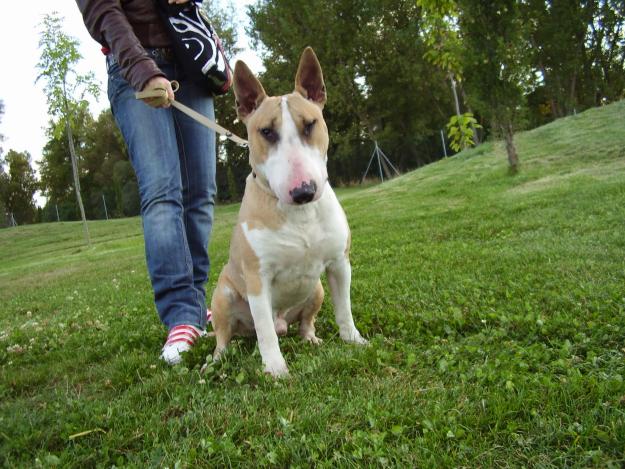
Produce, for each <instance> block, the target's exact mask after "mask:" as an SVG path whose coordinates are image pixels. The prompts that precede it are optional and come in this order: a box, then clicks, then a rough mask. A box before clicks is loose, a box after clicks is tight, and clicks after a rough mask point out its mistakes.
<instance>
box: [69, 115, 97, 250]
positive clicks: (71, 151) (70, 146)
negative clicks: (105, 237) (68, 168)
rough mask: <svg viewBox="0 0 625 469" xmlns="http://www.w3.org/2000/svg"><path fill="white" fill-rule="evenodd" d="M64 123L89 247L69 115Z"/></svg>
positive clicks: (88, 242)
mask: <svg viewBox="0 0 625 469" xmlns="http://www.w3.org/2000/svg"><path fill="white" fill-rule="evenodd" d="M65 125H66V128H67V140H68V142H69V154H70V157H71V159H72V173H73V175H74V188H75V189H76V199H78V208H79V209H80V218H81V219H82V227H83V231H84V233H85V241H86V242H87V246H89V247H91V238H90V237H89V227H88V226H87V217H86V216H85V207H84V206H83V204H82V196H81V195H80V179H79V178H78V161H77V159H76V150H75V149H74V136H73V134H72V126H71V125H70V124H69V116H66V119H65Z"/></svg>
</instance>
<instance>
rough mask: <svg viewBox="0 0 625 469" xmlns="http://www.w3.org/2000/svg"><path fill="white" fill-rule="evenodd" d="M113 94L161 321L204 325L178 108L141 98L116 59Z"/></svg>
mask: <svg viewBox="0 0 625 469" xmlns="http://www.w3.org/2000/svg"><path fill="white" fill-rule="evenodd" d="M163 68H165V67H163ZM164 71H165V73H167V71H166V70H165V69H164ZM108 93H109V100H110V102H111V109H112V111H113V114H114V116H115V120H116V121H117V124H118V126H119V128H120V130H121V132H122V135H123V136H124V139H125V141H126V144H127V146H128V151H129V154H130V160H131V163H132V165H133V167H134V170H135V174H136V175H137V180H138V184H139V192H140V196H141V216H142V221H143V231H144V238H145V251H146V259H147V266H148V271H149V274H150V278H151V281H152V287H153V290H154V299H155V302H156V308H157V310H158V313H159V316H160V318H161V321H162V322H163V324H165V326H167V328H168V329H170V330H171V329H172V328H173V327H175V326H178V325H183V324H184V325H190V326H195V327H197V328H199V329H203V327H204V324H205V320H206V318H205V314H206V313H205V311H206V306H205V302H204V296H203V294H201V293H200V292H199V291H198V289H197V288H196V286H195V281H194V270H195V269H194V266H193V261H192V254H191V251H190V247H189V243H188V241H187V233H186V227H185V209H184V206H183V194H182V192H183V190H182V187H183V183H182V178H181V168H180V160H179V154H178V143H177V139H176V130H175V123H174V119H173V116H172V110H171V109H153V108H151V107H149V106H148V105H146V104H144V103H143V102H141V101H139V100H136V99H135V97H134V90H133V89H132V88H131V87H130V85H129V84H128V83H127V82H126V81H125V80H124V79H123V78H122V77H121V76H120V74H119V67H118V66H117V65H116V64H112V65H111V66H110V68H109V90H108ZM194 249H195V248H194Z"/></svg>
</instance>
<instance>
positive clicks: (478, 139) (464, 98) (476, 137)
mask: <svg viewBox="0 0 625 469" xmlns="http://www.w3.org/2000/svg"><path fill="white" fill-rule="evenodd" d="M460 93H461V94H462V101H464V105H465V106H466V107H467V110H468V111H469V112H470V113H471V114H473V117H475V114H474V113H473V109H471V106H469V100H468V99H467V95H466V93H465V92H464V86H462V85H460ZM471 130H473V142H474V143H475V146H478V145H479V144H480V143H482V138H481V137H480V134H479V132H478V129H477V128H476V127H475V125H473V124H471Z"/></svg>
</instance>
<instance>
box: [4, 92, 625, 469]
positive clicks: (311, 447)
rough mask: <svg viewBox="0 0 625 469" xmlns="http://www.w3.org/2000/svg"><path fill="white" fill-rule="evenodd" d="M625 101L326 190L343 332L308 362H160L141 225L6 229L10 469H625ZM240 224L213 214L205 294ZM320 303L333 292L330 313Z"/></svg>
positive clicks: (304, 357) (291, 356) (298, 348)
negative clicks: (87, 234) (85, 230)
mask: <svg viewBox="0 0 625 469" xmlns="http://www.w3.org/2000/svg"><path fill="white" fill-rule="evenodd" d="M624 115H625V101H622V102H619V103H616V104H614V105H611V106H607V107H604V108H601V109H593V110H590V111H587V112H585V113H583V114H579V115H577V116H572V117H569V118H566V119H562V120H559V121H557V122H555V123H552V124H550V125H547V126H545V127H542V128H539V129H535V130H532V131H529V132H525V133H522V134H519V135H518V138H517V144H518V151H519V155H520V159H521V171H520V173H519V174H517V175H515V176H511V175H509V174H508V172H507V167H506V165H507V163H506V157H505V150H504V148H503V145H502V144H501V143H486V144H484V145H482V146H480V147H478V148H476V149H472V150H469V151H466V152H463V153H462V154H460V155H458V156H455V157H453V158H449V159H446V160H444V161H441V162H438V163H436V164H432V165H430V166H427V167H424V168H422V169H420V170H418V171H415V172H412V173H409V174H405V175H403V176H402V177H400V178H397V179H394V180H392V181H389V182H385V183H384V184H382V185H377V186H370V187H367V188H365V189H346V190H340V191H338V192H339V194H340V197H341V199H342V203H343V205H344V208H345V210H346V212H347V215H348V218H349V220H350V225H351V228H352V236H353V243H352V256H351V259H352V263H353V286H352V303H353V309H354V317H355V321H356V324H357V325H358V327H359V329H360V331H361V332H362V333H363V334H364V335H365V336H366V337H368V338H369V339H370V342H371V344H370V346H368V347H357V346H349V345H345V344H343V343H342V342H341V341H340V339H339V338H338V332H337V329H336V327H335V324H334V320H333V312H332V306H331V304H330V303H329V301H328V300H326V303H325V304H324V306H323V309H322V311H321V313H320V317H319V320H318V328H317V329H318V336H319V337H321V338H322V339H324V343H323V344H322V345H321V346H320V347H314V346H311V345H308V344H304V343H302V342H301V341H300V340H299V338H298V337H297V336H295V335H292V336H289V337H286V338H283V339H281V347H282V350H283V352H284V355H285V358H286V360H287V363H288V364H289V367H290V371H291V375H290V377H289V378H288V379H285V380H280V381H274V380H273V379H271V378H268V377H267V376H265V375H264V374H263V373H262V371H261V361H260V356H259V353H258V350H257V347H256V343H255V341H250V340H243V339H237V340H235V341H234V342H233V343H232V345H231V347H230V349H229V352H228V353H227V354H226V356H225V359H224V361H223V362H221V363H219V364H216V365H210V366H209V367H208V370H207V372H206V373H205V374H204V375H200V373H199V369H200V367H201V366H202V365H203V364H204V363H205V360H206V357H207V356H208V355H209V354H210V353H211V352H212V350H213V348H214V338H208V339H205V340H203V341H201V342H200V344H199V346H198V347H196V348H195V349H194V350H193V351H192V352H190V353H189V354H188V355H187V356H186V358H185V363H184V366H177V367H174V368H170V367H167V366H165V365H163V364H162V363H160V362H159V360H158V353H159V350H160V347H161V346H162V343H163V340H164V338H165V335H166V332H165V330H164V329H163V328H162V327H161V325H160V323H159V322H158V318H157V315H156V312H155V310H154V306H153V304H152V295H151V289H150V286H149V281H148V277H147V273H146V269H145V261H144V255H143V239H142V235H141V224H140V220H139V219H136V218H135V219H124V220H114V221H98V222H91V223H90V225H89V227H90V230H91V234H92V237H93V246H92V247H91V248H87V247H85V246H84V244H83V239H82V230H81V226H80V224H77V223H56V224H46V225H39V226H25V227H18V228H12V229H5V230H1V231H0V259H2V261H1V263H0V305H1V308H0V461H1V462H2V463H3V464H4V465H5V466H6V467H34V466H36V465H40V466H43V467H53V466H58V467H77V468H78V467H80V468H82V467H111V466H117V467H146V466H147V467H171V468H173V467H222V466H240V465H241V466H242V465H245V466H272V467H286V466H292V467H310V466H312V465H314V466H318V467H360V466H380V467H381V466H394V467H398V466H399V467H458V466H464V467H519V466H526V467H614V468H616V467H622V466H623V464H624V463H625V383H624V382H623V374H624V372H625V360H624V353H625V348H624V347H625V314H624V313H625V126H624V125H623V116H624ZM237 210H238V206H236V205H232V206H223V207H219V208H218V209H217V212H216V224H215V229H214V235H213V239H212V241H211V248H210V249H211V255H212V262H213V267H212V271H213V274H212V275H211V283H210V285H209V286H208V290H209V291H212V286H213V284H214V281H215V280H216V276H217V275H216V274H217V272H218V271H219V270H220V269H221V266H222V265H223V263H224V262H225V261H226V256H227V246H228V242H229V237H230V232H231V227H232V224H233V223H234V220H235V217H236V212H237ZM328 298H329V295H328Z"/></svg>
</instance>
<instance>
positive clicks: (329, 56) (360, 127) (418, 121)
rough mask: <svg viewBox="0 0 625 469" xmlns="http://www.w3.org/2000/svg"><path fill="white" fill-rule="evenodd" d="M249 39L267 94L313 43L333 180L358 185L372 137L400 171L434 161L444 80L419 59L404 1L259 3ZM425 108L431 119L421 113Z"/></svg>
mask: <svg viewBox="0 0 625 469" xmlns="http://www.w3.org/2000/svg"><path fill="white" fill-rule="evenodd" d="M249 14H250V18H251V27H250V28H249V31H248V33H249V34H250V36H251V37H252V38H253V40H254V42H255V44H256V46H257V48H259V49H260V48H261V45H262V49H263V50H264V51H265V53H264V64H265V67H266V71H265V73H264V74H263V76H262V81H263V85H264V86H265V88H266V89H267V91H268V92H269V93H272V94H283V93H285V92H288V91H289V90H292V89H293V78H294V75H295V69H296V67H297V63H298V59H299V56H300V54H301V52H302V50H303V49H304V47H306V46H308V45H310V46H312V47H313V48H314V50H315V52H316V53H317V55H318V57H319V59H320V62H321V65H322V67H323V73H324V79H325V81H326V88H327V90H328V102H327V104H326V107H325V109H324V114H325V117H326V122H327V123H328V126H329V128H330V132H331V134H332V138H331V146H330V149H329V154H330V159H329V161H328V167H329V173H330V177H331V178H332V179H333V180H334V182H348V181H354V180H358V179H359V177H360V176H361V175H362V174H363V173H364V170H365V167H366V165H367V162H368V159H369V156H370V154H371V149H372V148H373V140H378V141H379V144H380V146H381V147H382V148H383V149H384V151H385V153H386V154H387V155H389V156H390V158H391V160H393V161H394V162H395V163H397V165H398V166H400V167H401V168H403V169H407V168H412V167H416V166H419V165H422V164H425V163H427V162H429V161H432V160H434V159H436V157H437V152H440V146H439V145H440V144H439V137H438V132H439V129H441V128H442V127H443V126H444V123H445V121H446V120H447V115H448V112H447V108H449V106H450V100H449V96H448V94H447V93H446V90H445V83H444V80H445V75H444V73H443V72H440V71H438V70H432V67H430V66H429V65H428V63H427V62H426V60H425V59H424V58H423V55H424V54H425V52H426V45H425V43H424V40H423V38H422V37H421V36H420V35H419V30H420V28H421V27H422V21H421V17H420V11H419V9H418V8H417V6H416V5H415V3H414V2H410V1H403V0H385V1H383V0H346V1H339V0H313V1H310V2H306V3H305V4H297V3H295V2H291V1H287V0H278V1H261V2H258V3H257V4H255V5H254V6H253V7H251V8H250V9H249ZM419 109H428V110H429V112H427V113H423V112H418V111H417V110H419Z"/></svg>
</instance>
